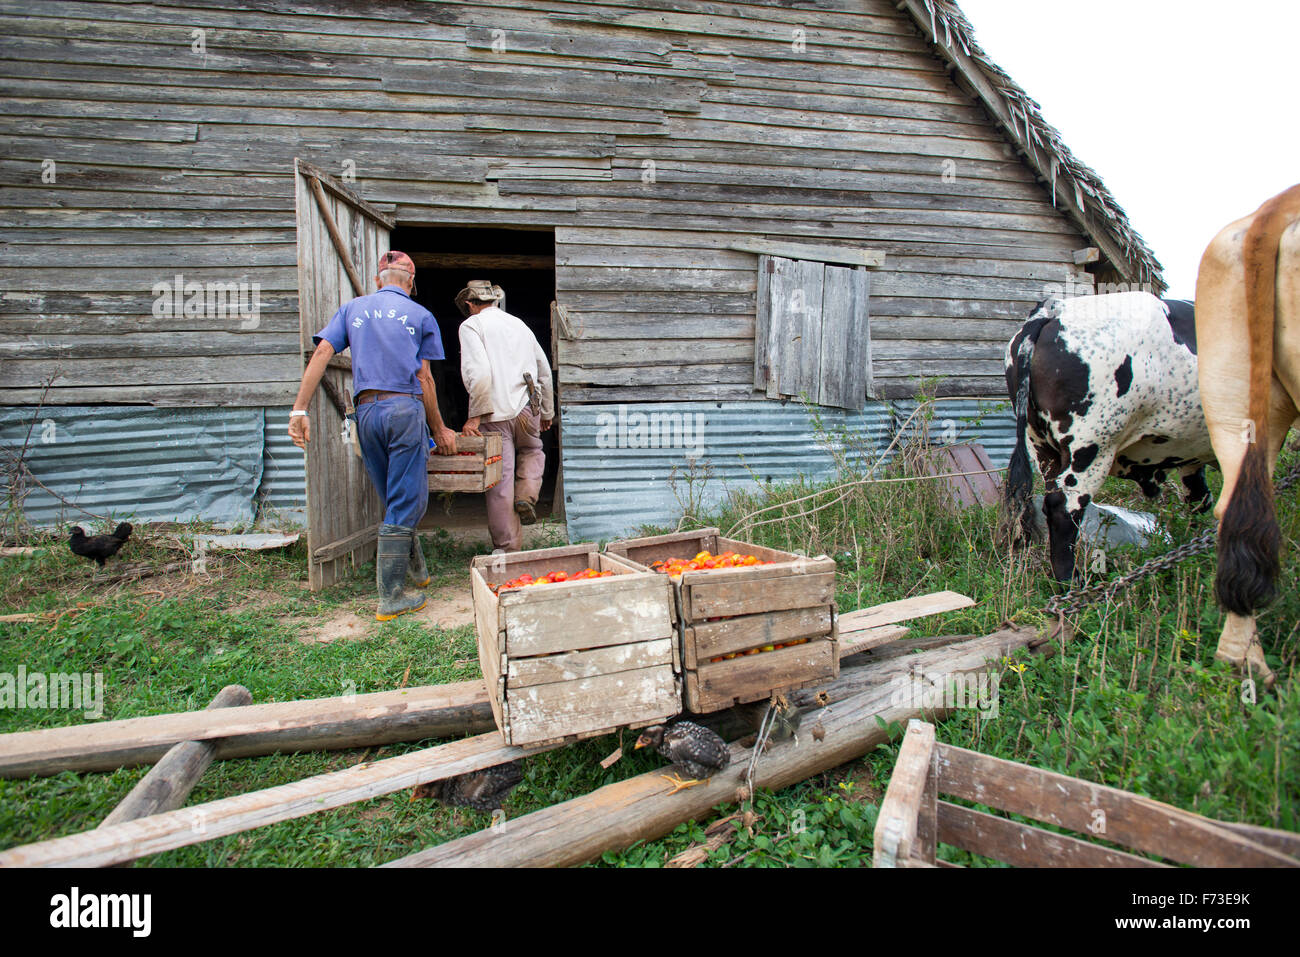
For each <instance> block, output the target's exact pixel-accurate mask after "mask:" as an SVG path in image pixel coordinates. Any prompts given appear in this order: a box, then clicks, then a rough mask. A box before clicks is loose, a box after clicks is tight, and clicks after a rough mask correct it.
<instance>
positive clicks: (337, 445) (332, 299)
mask: <svg viewBox="0 0 1300 957" xmlns="http://www.w3.org/2000/svg"><path fill="white" fill-rule="evenodd" d="M294 168H295V173H294V177H295V179H296V181H297V209H298V325H299V334H300V338H301V343H300V345H301V350H300V351H301V352H302V357H303V358H302V365H303V368H306V364H307V358H308V357H309V356H310V355H311V352H312V350H313V349H314V348H315V347H314V346H313V344H312V341H311V337H312V335H313V334H315V333H316V332H318V331H319V330H320V329H322V328H323V327H324V326H325V324H326V323H327V322H328V321H329V319H330V317H331V316H332V315H334V312H335V311H336V310H337V309H338V307H339V306H341V305H343V303H345V302H347V301H348V300H350V299H354V298H356V297H357V296H361V295H365V294H367V293H370V292H372V291H373V288H372V287H373V285H374V281H373V278H372V277H373V276H374V275H375V272H376V268H377V266H378V263H379V257H380V256H381V255H383V254H384V253H385V252H387V251H388V246H389V234H390V233H391V231H392V229H393V223H392V221H391V220H389V219H388V218H387V217H386V216H384V214H383V213H381V212H379V210H377V209H375V208H374V207H373V206H371V205H370V204H369V203H367V202H365V201H364V200H363V199H361V197H359V196H357V195H356V194H355V193H353V192H352V191H351V190H349V189H347V188H346V187H344V186H343V185H342V184H340V183H339V182H337V181H336V180H335V179H334V178H333V177H331V176H329V175H328V174H326V173H324V172H323V171H321V170H319V169H317V168H316V167H314V166H311V165H309V164H307V163H304V162H303V161H302V160H294ZM307 411H308V413H309V414H310V415H311V441H310V442H308V443H307V452H306V456H307V553H308V572H309V574H308V579H309V584H310V587H311V589H312V591H317V590H319V589H321V588H324V587H326V586H327V585H332V584H333V583H334V582H336V581H338V580H339V579H340V578H342V577H343V576H344V575H346V574H348V572H349V571H350V570H352V569H355V568H356V567H358V566H360V565H364V564H365V563H366V562H368V561H371V560H372V559H373V558H374V557H375V541H376V538H377V536H378V532H379V522H380V520H381V519H382V518H383V513H382V511H381V502H380V499H379V495H378V494H377V493H376V492H375V489H374V486H373V485H371V483H370V477H369V476H368V475H367V474H366V469H365V466H364V465H363V464H362V462H361V459H360V457H358V456H357V455H356V454H355V453H354V452H353V449H352V440H351V437H350V432H349V431H348V430H350V429H351V428H352V423H350V422H349V421H348V419H347V415H348V414H349V413H350V412H352V361H351V357H350V355H342V356H335V357H334V358H333V359H332V360H330V366H329V368H328V369H327V370H326V372H325V378H324V380H323V381H322V383H321V388H320V389H318V390H317V391H316V394H315V395H314V396H313V397H312V400H311V405H310V406H309V407H308V410H307Z"/></svg>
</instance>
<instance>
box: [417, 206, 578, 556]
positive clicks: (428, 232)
mask: <svg viewBox="0 0 1300 957" xmlns="http://www.w3.org/2000/svg"><path fill="white" fill-rule="evenodd" d="M391 248H393V249H400V250H401V251H402V252H404V253H406V254H407V255H409V256H410V257H411V259H412V260H413V261H414V262H415V270H416V272H415V288H416V293H415V299H416V301H417V302H419V303H420V304H421V305H422V306H424V307H425V308H426V309H428V310H429V311H430V312H432V313H433V315H434V317H435V318H436V319H437V320H438V327H439V329H440V330H441V331H442V345H443V351H444V352H445V353H446V356H447V358H446V360H445V361H443V362H435V363H433V366H434V368H433V377H434V382H435V383H436V385H437V389H438V405H439V407H440V409H441V410H442V418H443V421H444V422H446V423H447V425H448V426H449V427H450V428H452V429H455V430H457V431H459V430H460V428H461V426H462V425H464V423H465V418H466V414H467V412H468V410H469V396H468V393H466V391H465V386H464V383H463V382H462V381H461V377H460V324H461V322H463V321H464V320H463V318H462V316H461V314H460V312H459V311H458V310H457V308H456V293H458V292H460V290H461V289H463V288H464V287H465V284H466V282H467V281H468V280H470V279H488V280H491V281H492V282H494V283H496V284H497V285H499V286H500V287H501V288H502V289H503V290H505V294H506V301H505V309H506V311H507V312H509V313H511V314H512V315H515V316H518V317H519V318H520V319H522V320H523V321H524V322H525V323H526V324H527V326H528V328H529V329H530V330H531V331H532V333H533V335H534V336H536V337H537V341H538V343H540V344H541V347H542V349H543V351H545V353H546V355H547V356H548V357H549V358H552V360H553V358H554V355H555V353H554V350H553V348H552V342H551V315H550V310H551V303H552V302H553V301H554V299H555V232H554V230H550V229H492V228H479V227H465V226H403V225H401V224H400V223H399V224H398V225H397V227H396V228H395V229H394V230H393V232H392V238H391ZM552 364H553V363H552ZM552 385H553V386H554V385H555V380H554V377H552ZM556 405H557V409H556V416H557V424H556V426H555V427H554V428H552V429H551V430H550V431H548V432H546V433H544V435H543V444H544V446H545V448H546V474H545V477H544V478H543V481H542V490H541V493H540V495H539V496H538V501H537V506H538V507H537V513H538V517H539V518H549V517H551V516H552V514H553V512H554V503H555V500H556V495H555V490H556V483H557V480H558V477H559V472H560V456H559V444H558V443H559V429H560V425H559V421H558V416H559V409H558V405H559V403H558V401H557V403H556ZM503 481H505V479H503ZM486 516H487V512H486V508H485V505H484V501H483V496H481V495H455V496H453V497H451V498H450V500H449V501H448V500H444V499H443V497H441V496H438V495H435V496H433V497H432V498H431V499H430V501H429V510H428V512H427V513H426V514H425V517H424V521H423V522H422V523H421V527H428V528H436V527H445V528H448V529H449V530H450V531H452V532H453V533H455V532H457V531H468V530H473V529H483V530H485V529H486V527H487V518H486ZM557 517H558V516H557Z"/></svg>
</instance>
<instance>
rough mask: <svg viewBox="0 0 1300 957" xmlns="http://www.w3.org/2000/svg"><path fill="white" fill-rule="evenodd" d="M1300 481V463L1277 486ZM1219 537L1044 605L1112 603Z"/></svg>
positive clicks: (1059, 609) (1058, 611)
mask: <svg viewBox="0 0 1300 957" xmlns="http://www.w3.org/2000/svg"><path fill="white" fill-rule="evenodd" d="M1297 480H1300V462H1297V463H1296V464H1295V466H1294V467H1292V469H1291V471H1290V472H1288V473H1287V474H1286V475H1285V476H1283V477H1282V479H1281V480H1280V481H1278V482H1277V484H1276V485H1275V486H1274V490H1275V491H1277V492H1283V491H1286V490H1287V489H1289V488H1290V487H1291V486H1292V485H1294V484H1295V483H1296V481H1297ZM1217 537H1218V529H1217V528H1211V529H1210V530H1209V531H1207V532H1204V533H1203V534H1201V535H1198V536H1197V537H1196V538H1193V539H1192V540H1191V541H1190V542H1186V543H1184V544H1182V545H1179V546H1178V547H1177V548H1175V549H1173V550H1171V551H1169V552H1166V553H1165V554H1163V555H1161V556H1160V557H1159V558H1153V559H1151V560H1150V561H1148V562H1146V563H1144V564H1142V565H1139V566H1138V567H1137V568H1135V569H1133V570H1132V571H1131V572H1129V573H1128V574H1127V575H1121V576H1120V577H1119V578H1116V579H1113V580H1112V581H1108V582H1099V583H1098V584H1096V585H1089V586H1088V587H1086V588H1072V589H1070V590H1069V591H1068V592H1066V593H1065V594H1063V595H1054V596H1052V598H1051V599H1050V600H1049V601H1048V602H1047V604H1046V605H1044V606H1043V609H1042V610H1043V611H1044V612H1046V613H1047V614H1049V615H1052V616H1055V617H1063V616H1065V615H1073V614H1076V613H1077V612H1078V611H1079V610H1080V609H1081V608H1084V607H1086V606H1088V605H1092V604H1096V603H1097V602H1098V601H1101V600H1102V599H1105V600H1106V601H1109V600H1110V599H1112V598H1114V597H1115V595H1116V594H1117V593H1118V592H1121V591H1123V590H1124V589H1126V588H1128V587H1129V586H1130V585H1132V584H1133V583H1134V582H1137V581H1141V580H1142V579H1143V578H1147V577H1149V576H1151V575H1154V574H1156V573H1157V572H1163V571H1167V570H1168V569H1170V568H1172V567H1173V566H1175V565H1177V564H1178V563H1179V562H1181V561H1183V559H1186V558H1191V557H1192V556H1193V555H1199V554H1201V553H1202V552H1207V551H1209V550H1210V549H1211V548H1213V547H1214V542H1215V539H1216V538H1217Z"/></svg>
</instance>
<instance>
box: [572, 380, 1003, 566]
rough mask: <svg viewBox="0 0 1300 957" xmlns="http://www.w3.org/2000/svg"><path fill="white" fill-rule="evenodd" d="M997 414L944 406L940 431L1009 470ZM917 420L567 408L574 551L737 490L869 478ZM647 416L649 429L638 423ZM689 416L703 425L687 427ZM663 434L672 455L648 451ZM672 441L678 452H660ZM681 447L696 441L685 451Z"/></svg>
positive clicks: (749, 407) (677, 408) (965, 405)
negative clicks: (843, 469)
mask: <svg viewBox="0 0 1300 957" xmlns="http://www.w3.org/2000/svg"><path fill="white" fill-rule="evenodd" d="M1004 405H1005V404H1004ZM997 406H998V403H997V402H996V401H993V400H990V401H985V402H981V401H979V400H967V399H953V400H941V401H940V402H939V403H938V405H937V407H936V413H935V417H934V420H933V422H932V430H933V429H943V430H944V435H945V437H946V436H947V435H951V436H954V437H955V441H958V442H980V443H982V444H984V446H985V448H986V449H988V452H989V457H990V458H991V459H992V460H993V462H994V464H995V465H997V466H999V467H1003V466H1005V465H1006V462H1007V461H1008V460H1009V459H1010V457H1011V444H1012V443H1013V442H1014V440H1015V428H1014V419H1013V418H1012V417H1011V415H1010V412H1009V411H1008V410H1006V409H1003V410H1001V411H998V410H997ZM915 408H916V403H915V402H906V403H904V402H894V403H885V402H869V403H868V404H867V407H866V408H865V409H864V410H863V411H862V412H860V413H851V412H844V411H841V410H838V409H808V408H805V407H804V406H801V405H798V404H795V403H786V404H782V403H779V402H682V403H672V402H665V403H647V404H637V405H624V406H620V405H575V406H566V407H565V408H564V411H563V421H564V440H563V464H564V499H565V501H564V507H565V515H566V516H567V520H568V530H569V539H570V540H571V541H584V540H590V539H596V540H600V539H608V538H615V537H617V536H620V535H625V534H627V533H629V532H634V531H636V530H637V529H638V528H639V527H640V526H642V525H671V524H675V523H676V522H677V520H678V519H679V518H680V517H681V516H682V514H683V512H684V511H686V509H687V507H688V505H689V504H690V503H696V504H698V506H699V508H700V509H701V510H702V511H707V510H709V509H711V508H713V507H715V506H716V505H717V504H718V503H719V502H721V501H722V499H723V498H724V497H725V495H726V493H727V491H728V490H731V489H736V488H741V487H744V486H753V485H755V484H756V483H758V482H784V481H790V480H793V479H796V478H799V477H800V476H802V477H805V478H808V479H810V480H812V481H815V482H816V481H824V480H826V479H829V478H831V477H833V476H834V475H835V474H836V473H837V471H838V468H839V466H840V465H841V464H847V465H849V466H851V467H853V468H858V469H863V468H866V467H869V466H870V465H871V463H872V462H874V461H875V459H876V458H877V457H878V456H879V455H880V453H881V452H883V451H884V450H885V449H886V448H887V447H888V445H889V443H890V441H891V440H892V438H893V436H894V435H895V434H896V432H897V429H898V428H899V426H901V424H902V423H903V421H905V420H906V418H907V416H908V414H909V413H910V412H911V411H912V410H913V409H915ZM638 414H639V415H642V416H644V417H645V418H644V419H642V420H636V419H634V418H633V417H634V416H636V415H638ZM672 414H677V415H680V416H682V417H683V418H682V424H683V425H689V427H687V428H684V429H676V430H666V429H664V428H662V427H661V428H659V429H658V430H655V429H654V428H652V427H651V422H653V421H654V419H653V417H654V416H659V417H660V419H659V421H660V424H661V425H662V423H663V417H664V416H668V415H672ZM688 414H689V415H691V416H694V417H698V418H692V419H685V416H686V415H688ZM638 424H640V425H641V429H642V431H638V429H637V426H638ZM697 425H698V427H699V429H700V435H699V436H698V441H696V439H697V437H696V435H695V432H694V429H695V427H696V426H697ZM911 428H912V427H909V431H910V430H911ZM656 431H657V433H658V435H659V436H660V437H661V441H660V443H659V444H660V445H664V444H667V445H669V446H670V447H667V448H663V447H660V448H654V447H646V445H647V442H646V441H645V440H646V439H652V438H653V436H655V435H656ZM669 432H670V434H668V435H667V438H668V439H670V441H667V442H665V441H662V439H663V438H664V437H665V433H669ZM936 437H937V436H936ZM681 438H684V439H686V440H688V441H685V442H682V441H675V440H677V439H681ZM688 446H689V447H688ZM674 469H675V470H676V473H675V474H674ZM691 474H694V475H697V476H700V477H701V478H703V477H704V476H706V475H707V478H705V479H704V482H703V487H702V489H697V490H692V489H690V487H689V483H688V481H687V476H689V475H691ZM674 484H675V485H676V491H674V488H673V485H674Z"/></svg>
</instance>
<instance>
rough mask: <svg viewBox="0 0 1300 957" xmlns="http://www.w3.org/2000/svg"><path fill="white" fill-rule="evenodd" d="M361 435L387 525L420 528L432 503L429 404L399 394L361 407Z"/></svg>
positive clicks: (365, 457) (365, 459)
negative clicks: (430, 499)
mask: <svg viewBox="0 0 1300 957" xmlns="http://www.w3.org/2000/svg"><path fill="white" fill-rule="evenodd" d="M357 438H358V439H359V440H360V441H361V458H362V460H363V461H364V462H365V463H366V471H367V472H369V473H370V480H371V481H372V482H374V483H375V488H376V489H377V490H378V492H379V497H380V498H381V499H383V500H384V524H385V525H403V526H405V527H407V528H414V527H415V526H416V525H417V524H419V521H420V519H421V518H423V517H424V510H425V509H426V508H428V506H429V473H428V468H429V426H428V423H426V422H425V419H424V404H423V403H422V402H421V401H420V400H419V399H417V398H415V397H413V396H394V397H393V398H391V399H382V400H380V401H379V402H367V403H366V404H365V405H361V406H357Z"/></svg>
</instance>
